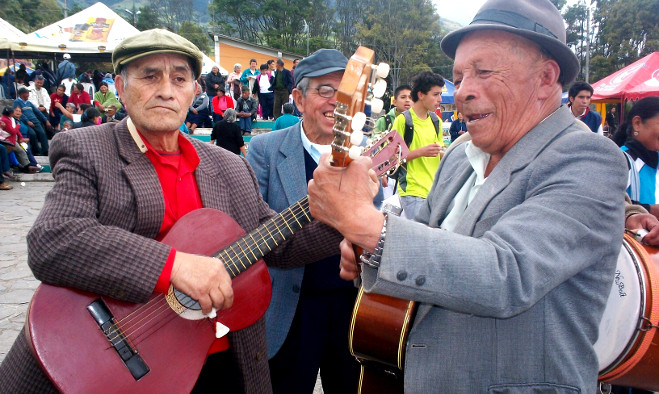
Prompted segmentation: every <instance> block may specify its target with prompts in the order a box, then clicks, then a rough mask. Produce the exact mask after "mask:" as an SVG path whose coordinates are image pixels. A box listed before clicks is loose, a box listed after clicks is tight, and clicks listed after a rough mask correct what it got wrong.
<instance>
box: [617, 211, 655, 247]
mask: <svg viewBox="0 0 659 394" xmlns="http://www.w3.org/2000/svg"><path fill="white" fill-rule="evenodd" d="M625 228H626V229H628V230H632V231H634V230H640V229H645V230H647V231H649V233H648V234H647V235H646V236H645V237H643V243H644V244H648V245H652V246H659V220H657V218H656V217H655V216H654V215H652V214H649V213H638V214H636V215H632V216H630V217H628V218H627V220H626V221H625Z"/></svg>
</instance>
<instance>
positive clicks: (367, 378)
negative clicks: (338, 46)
mask: <svg viewBox="0 0 659 394" xmlns="http://www.w3.org/2000/svg"><path fill="white" fill-rule="evenodd" d="M373 60H374V52H373V51H372V50H371V49H368V48H365V47H359V48H358V49H357V51H356V52H355V54H354V55H353V56H352V57H351V58H350V60H349V61H348V66H347V67H346V71H345V73H344V74H343V79H342V80H341V84H340V85H339V89H338V92H337V99H336V100H337V107H336V110H335V111H334V117H335V124H334V135H335V136H334V142H333V143H332V157H331V163H332V165H334V166H337V167H345V166H347V165H348V164H349V163H350V162H351V161H352V160H353V159H355V158H356V157H357V156H359V148H358V144H359V141H361V139H362V138H363V137H362V132H361V130H362V128H363V126H364V124H365V119H367V118H366V115H364V113H363V111H364V107H365V104H366V103H369V104H371V106H372V107H376V108H375V109H373V108H372V109H373V111H372V112H373V113H377V112H380V108H381V107H380V106H379V105H380V103H379V102H378V101H377V98H374V97H373V96H376V97H377V96H378V94H379V92H381V91H383V90H384V88H386V83H385V84H384V87H383V86H382V84H383V82H384V81H383V80H382V78H384V77H386V74H387V73H388V67H387V66H386V65H384V64H380V65H378V66H377V67H376V66H374V65H373ZM374 104H375V105H374ZM367 126H368V125H367ZM393 132H396V131H395V130H394V131H393ZM396 133H397V132H396ZM399 136H400V135H399ZM405 148H407V145H405ZM405 155H406V154H405ZM362 252H363V250H361V249H360V248H358V247H356V248H355V255H356V256H357V257H359V256H360V255H361V254H362ZM414 311H415V307H414V302H411V301H407V300H401V299H397V298H393V297H389V296H385V295H380V294H374V293H366V292H364V289H363V288H361V289H360V290H359V295H358V297H357V300H356V303H355V307H354V310H353V315H352V322H351V326H350V334H349V335H350V338H349V344H350V352H351V353H352V355H353V356H355V357H356V358H357V360H359V362H360V364H361V374H360V380H359V392H360V393H378V394H380V393H398V392H400V393H402V392H403V373H402V371H403V357H404V354H405V343H406V341H407V332H408V331H407V330H408V329H409V325H410V324H411V322H412V319H413V317H414Z"/></svg>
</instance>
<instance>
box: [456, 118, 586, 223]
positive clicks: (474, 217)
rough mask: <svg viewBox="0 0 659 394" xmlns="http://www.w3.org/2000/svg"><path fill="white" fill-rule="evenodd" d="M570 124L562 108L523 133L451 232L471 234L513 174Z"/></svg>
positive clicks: (572, 120)
mask: <svg viewBox="0 0 659 394" xmlns="http://www.w3.org/2000/svg"><path fill="white" fill-rule="evenodd" d="M572 123H574V117H573V116H571V114H570V113H569V109H567V107H565V106H562V107H561V108H559V109H558V110H556V112H554V113H553V114H552V115H550V116H549V117H548V118H547V119H545V120H544V121H543V122H541V123H540V124H538V125H537V126H536V127H534V128H533V129H531V130H530V131H529V132H528V133H526V135H524V137H522V139H520V140H519V141H518V142H517V143H516V144H515V145H514V146H513V147H512V148H511V149H510V150H509V151H508V152H507V153H506V154H505V155H504V156H503V158H502V159H501V161H499V163H497V165H496V167H495V168H494V170H493V171H492V172H491V173H490V175H489V176H488V177H487V180H486V181H485V183H484V184H483V185H482V186H481V189H480V190H479V191H478V193H477V194H476V196H475V197H474V199H473V200H472V201H471V202H470V203H469V206H468V207H467V209H466V210H465V212H464V215H463V216H462V218H461V219H460V222H459V223H458V224H457V226H456V227H455V230H454V232H456V233H458V234H466V235H470V234H472V232H473V229H474V227H475V226H476V222H477V221H478V219H479V218H480V217H481V215H482V214H483V211H484V210H485V208H486V207H487V205H488V204H489V202H490V201H491V200H492V199H493V198H494V197H496V196H497V195H498V194H499V193H500V192H501V191H502V190H503V189H504V188H505V187H506V186H508V184H510V178H511V176H512V174H513V173H514V172H516V171H518V170H519V169H522V168H525V167H526V166H527V165H528V164H529V163H530V162H531V161H532V160H533V159H535V158H536V157H537V156H538V155H539V154H540V153H541V152H542V151H543V149H544V148H545V147H546V146H547V145H548V144H550V143H551V141H553V140H554V139H555V138H556V137H557V136H558V135H559V134H561V133H562V132H563V130H565V129H566V128H567V127H568V126H570V125H571V124H572Z"/></svg>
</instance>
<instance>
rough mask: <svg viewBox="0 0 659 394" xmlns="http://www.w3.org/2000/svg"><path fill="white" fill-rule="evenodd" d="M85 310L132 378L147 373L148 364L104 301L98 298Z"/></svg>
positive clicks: (137, 378) (136, 378)
mask: <svg viewBox="0 0 659 394" xmlns="http://www.w3.org/2000/svg"><path fill="white" fill-rule="evenodd" d="M87 310H88V311H89V314H91V315H92V318H94V320H95V321H96V324H98V327H99V328H100V329H101V331H103V335H105V338H106V339H107V340H108V342H110V344H111V345H112V347H113V348H114V350H116V351H117V354H118V355H119V357H120V358H121V361H123V363H124V365H126V368H128V371H130V373H131V375H133V378H134V379H135V380H140V379H141V378H142V377H144V375H146V374H147V373H149V366H148V365H146V363H145V362H144V360H143V359H142V357H141V356H140V355H139V353H138V352H137V349H136V348H135V347H134V346H133V344H132V343H131V342H130V340H129V339H128V337H126V335H125V334H124V332H123V331H122V330H121V328H120V327H119V325H118V324H117V319H115V317H114V316H113V315H112V312H110V309H109V308H108V307H107V305H106V304H105V302H104V301H103V300H102V299H100V298H99V299H97V300H96V301H94V302H92V303H91V304H89V305H88V306H87Z"/></svg>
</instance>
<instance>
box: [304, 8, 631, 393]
mask: <svg viewBox="0 0 659 394" xmlns="http://www.w3.org/2000/svg"><path fill="white" fill-rule="evenodd" d="M441 47H442V50H443V51H444V52H445V53H447V54H448V55H449V56H450V57H452V58H454V59H455V63H454V66H453V78H454V81H455V102H456V104H457V106H458V110H459V111H460V112H462V113H463V114H464V117H465V119H466V121H467V127H468V129H469V133H468V134H469V135H470V136H471V141H469V142H463V143H458V144H456V146H455V147H453V146H452V149H450V150H449V151H448V152H447V154H446V155H445V156H444V159H443V160H442V163H441V164H440V167H439V169H438V171H437V175H436V177H435V183H434V185H433V187H432V190H431V191H430V194H429V195H428V199H427V202H426V203H425V204H424V206H423V207H422V208H421V210H420V211H419V214H418V215H417V217H416V220H417V221H418V222H414V221H409V220H405V219H403V218H399V217H395V216H392V215H389V216H385V215H383V214H382V213H380V212H378V211H377V210H375V209H374V208H372V204H371V203H370V200H371V199H372V198H373V195H374V194H375V190H376V187H377V184H376V182H375V181H374V180H373V177H372V176H371V174H370V173H369V171H368V164H369V160H368V159H363V158H360V159H359V160H356V161H354V162H352V163H351V165H349V166H348V167H347V169H339V168H334V167H331V166H330V165H329V164H328V159H327V157H322V158H321V163H320V165H319V167H318V169H317V170H316V172H315V173H314V178H313V180H312V181H311V182H310V184H309V193H310V199H309V200H310V206H311V213H312V215H313V217H314V218H315V219H317V220H320V221H323V222H325V223H328V224H330V225H331V226H333V227H335V228H336V229H338V230H339V231H340V232H341V233H342V234H343V235H344V237H345V238H346V241H344V242H342V244H341V253H342V259H341V268H342V272H341V275H342V277H344V278H346V279H353V278H355V277H356V276H357V275H358V274H359V271H360V268H361V278H362V280H363V284H364V288H365V290H366V291H369V292H376V293H382V294H386V295H390V296H394V297H398V298H404V299H412V300H416V301H418V309H417V313H416V316H415V318H414V319H413V321H412V322H411V330H410V334H409V337H408V341H407V344H406V349H405V362H404V386H405V392H406V393H430V392H435V393H436V392H446V393H532V392H533V393H540V392H542V393H592V392H594V391H595V390H596V387H597V386H596V384H597V375H598V361H597V356H596V353H595V351H594V349H593V344H594V343H595V342H596V341H597V339H598V325H599V322H600V319H601V317H602V314H603V311H604V306H605V303H606V300H607V297H608V295H609V292H610V290H611V283H612V280H613V274H614V270H615V266H616V260H617V256H618V252H619V250H620V245H621V242H622V229H623V223H624V213H623V196H624V189H625V185H626V180H627V176H626V175H625V171H626V168H627V167H626V165H625V162H624V159H623V157H622V155H621V154H620V152H618V151H617V150H616V149H615V146H614V144H612V143H611V142H610V141H608V140H607V139H605V138H602V137H601V136H598V135H596V134H594V133H591V132H586V131H584V129H582V128H581V127H580V126H578V125H577V124H576V123H575V120H574V116H572V114H571V113H570V110H569V109H568V108H567V107H565V106H561V90H562V89H561V85H562V84H569V83H570V82H572V80H573V79H574V77H575V76H576V74H577V70H578V62H577V59H576V57H575V55H574V54H573V53H572V52H571V51H570V50H569V49H568V47H567V46H566V45H565V25H564V23H563V19H562V18H561V15H560V13H559V12H558V10H557V9H556V8H555V7H554V6H553V5H552V3H551V2H550V1H549V0H489V1H487V2H486V3H485V4H484V5H483V7H482V8H481V9H480V10H479V12H478V13H477V14H476V16H475V17H474V20H473V21H472V22H471V24H470V25H468V26H466V27H463V28H461V29H459V30H457V31H454V32H452V33H449V34H448V35H447V36H446V37H445V38H444V39H443V41H442V43H441ZM584 174H588V180H587V181H586V180H585V179H584ZM351 243H352V244H356V245H359V246H361V247H363V248H364V249H365V250H366V251H368V252H371V254H366V255H362V256H363V257H364V259H363V260H365V261H366V262H365V263H364V264H362V265H361V267H360V266H358V265H357V264H356V263H355V261H356V257H355V255H354V252H353V251H352V248H351V247H350V244H351ZM376 245H377V246H378V247H377V249H376ZM359 257H360V256H357V259H359Z"/></svg>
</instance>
